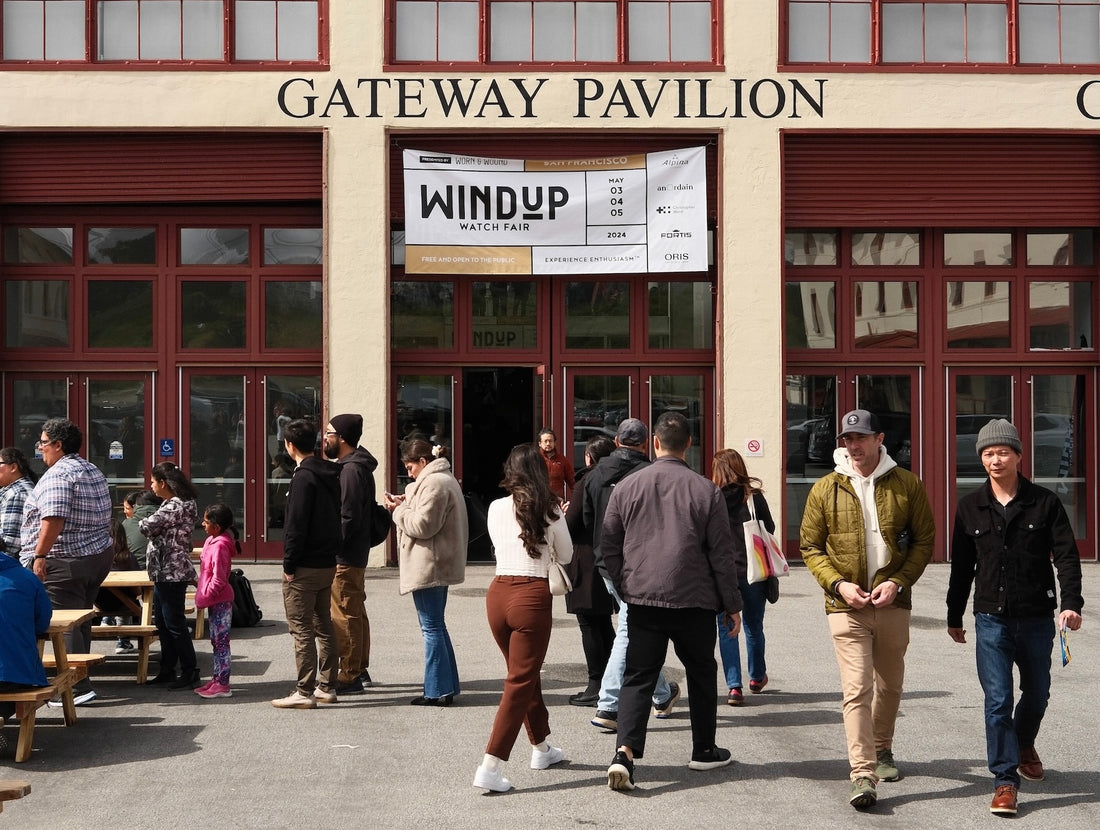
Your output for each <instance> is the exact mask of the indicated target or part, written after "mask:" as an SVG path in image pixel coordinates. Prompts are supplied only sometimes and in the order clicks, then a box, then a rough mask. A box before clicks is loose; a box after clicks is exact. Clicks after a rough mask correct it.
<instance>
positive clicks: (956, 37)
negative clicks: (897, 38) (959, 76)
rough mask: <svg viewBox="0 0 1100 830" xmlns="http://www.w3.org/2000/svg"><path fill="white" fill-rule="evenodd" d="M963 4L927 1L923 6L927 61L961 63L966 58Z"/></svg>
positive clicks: (925, 55) (925, 56)
mask: <svg viewBox="0 0 1100 830" xmlns="http://www.w3.org/2000/svg"><path fill="white" fill-rule="evenodd" d="M965 8H966V7H965V6H964V5H963V4H962V3H927V4H925V6H924V59H925V60H926V61H928V62H930V63H931V62H936V61H944V62H948V63H961V62H962V61H965V60H966V43H965V42H964V41H963V38H964V36H965V32H966V16H965V13H964V12H965Z"/></svg>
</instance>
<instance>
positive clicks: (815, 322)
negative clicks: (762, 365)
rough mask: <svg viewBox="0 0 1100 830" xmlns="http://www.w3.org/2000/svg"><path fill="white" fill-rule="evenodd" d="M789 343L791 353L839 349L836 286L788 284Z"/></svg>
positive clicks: (813, 283)
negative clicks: (801, 350)
mask: <svg viewBox="0 0 1100 830" xmlns="http://www.w3.org/2000/svg"><path fill="white" fill-rule="evenodd" d="M784 290H785V295H786V303H787V305H786V320H785V321H784V328H785V331H786V343H787V348H789V349H835V348H836V286H834V285H833V283H831V282H788V283H786V285H785V289H784Z"/></svg>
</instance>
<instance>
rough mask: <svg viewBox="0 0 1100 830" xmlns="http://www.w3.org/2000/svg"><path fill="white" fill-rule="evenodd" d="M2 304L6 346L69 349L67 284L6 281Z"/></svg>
mask: <svg viewBox="0 0 1100 830" xmlns="http://www.w3.org/2000/svg"><path fill="white" fill-rule="evenodd" d="M4 300H5V303H4V343H5V345H7V346H24V347H29V346H42V347H51V346H68V345H69V282H68V280H8V281H7V282H6V283H5V284H4Z"/></svg>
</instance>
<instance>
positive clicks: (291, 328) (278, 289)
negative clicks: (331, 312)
mask: <svg viewBox="0 0 1100 830" xmlns="http://www.w3.org/2000/svg"><path fill="white" fill-rule="evenodd" d="M321 299H322V298H321V283H320V281H317V280H308V281H307V280H298V281H296V282H289V281H288V282H276V281H269V282H267V283H266V284H265V285H264V345H265V346H266V347H267V348H269V349H320V348H321V331H322V329H323V325H324V324H323V314H324V310H323V305H322V302H321Z"/></svg>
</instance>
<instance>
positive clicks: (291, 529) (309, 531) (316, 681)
mask: <svg viewBox="0 0 1100 830" xmlns="http://www.w3.org/2000/svg"><path fill="white" fill-rule="evenodd" d="M282 432H283V447H284V448H285V450H286V452H287V454H288V455H289V456H290V458H291V459H293V461H294V465H295V466H294V472H293V473H292V474H291V476H290V487H289V489H288V491H287V499H286V522H285V524H284V525H283V608H284V609H285V611H286V622H287V627H288V628H289V629H290V635H291V637H292V638H293V639H294V662H295V664H296V666H297V668H298V680H297V683H296V685H295V688H294V691H293V692H291V693H290V694H289V695H287V696H286V697H281V698H276V699H275V700H273V701H271V705H272V706H274V707H275V708H276V709H315V708H316V707H317V704H318V703H322V704H331V703H336V702H337V700H338V699H339V698H338V697H337V695H336V674H337V671H338V669H339V665H340V659H339V656H338V654H339V653H338V651H337V648H336V632H335V631H334V630H333V627H332V580H333V577H335V576H336V555H337V554H338V553H339V552H340V545H341V539H340V470H339V468H338V467H337V466H336V465H335V464H331V463H329V462H328V461H325V460H323V459H321V458H318V457H317V456H315V455H314V454H313V450H314V448H315V447H316V446H317V427H316V426H315V425H314V424H313V423H312V422H310V421H308V420H306V419H305V418H296V419H294V420H293V421H290V422H288V423H287V424H286V425H285V426H284V427H283V428H282Z"/></svg>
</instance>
